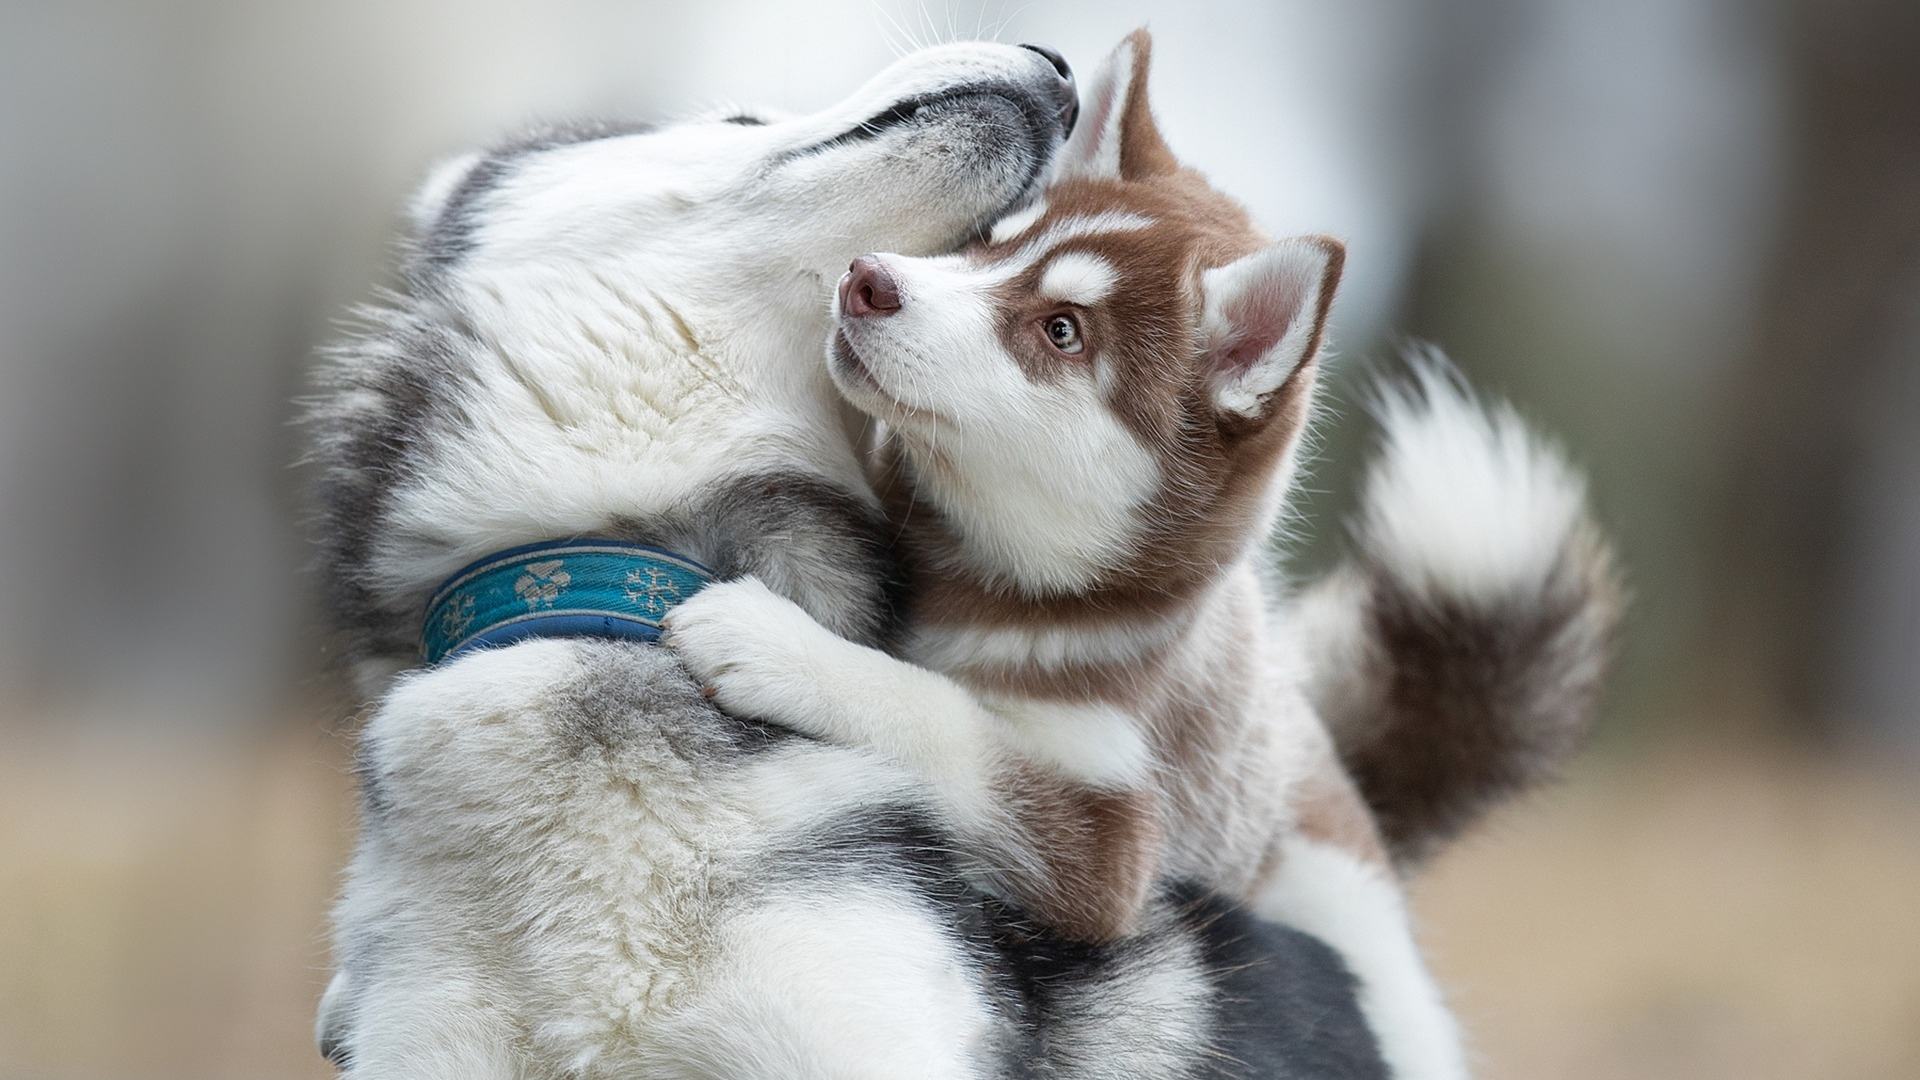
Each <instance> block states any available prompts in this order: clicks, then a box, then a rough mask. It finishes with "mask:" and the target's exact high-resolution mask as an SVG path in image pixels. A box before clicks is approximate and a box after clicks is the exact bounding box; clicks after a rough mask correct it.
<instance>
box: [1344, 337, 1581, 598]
mask: <svg viewBox="0 0 1920 1080" xmlns="http://www.w3.org/2000/svg"><path fill="white" fill-rule="evenodd" d="M1416 370H1417V372H1418V374H1417V376H1416V382H1415V384H1414V385H1413V386H1411V387H1400V388H1389V389H1387V390H1385V391H1383V392H1382V394H1381V396H1380V399H1379V404H1378V413H1379V418H1380V424H1381V428H1382V451H1381V461H1380V464H1379V465H1378V466H1377V467H1376V468H1375V469H1374V470H1373V472H1372V474H1371V476H1370V477H1369V480H1368V483H1367V488H1366V492H1365V496H1364V503H1363V506H1362V509H1361V518H1360V530H1361V533H1362V536H1363V538H1364V542H1365V544H1366V545H1367V547H1368V548H1369V549H1370V550H1371V551H1372V552H1373V553H1374V554H1375V555H1376V557H1377V559H1378V561H1379V563H1380V564H1381V565H1382V566H1383V567H1384V568H1386V569H1387V571H1388V572H1390V573H1393V574H1395V575H1396V576H1398V577H1399V578H1401V579H1402V580H1403V582H1404V583H1405V584H1406V585H1407V586H1409V587H1410V588H1411V589H1412V590H1413V591H1414V592H1415V593H1416V594H1417V595H1425V596H1429V597H1432V598H1434V599H1439V598H1442V597H1445V598H1448V599H1451V600H1456V601H1464V602H1468V603H1475V604H1487V605H1492V604H1498V603H1501V602H1503V601H1509V600H1513V599H1516V598H1521V597H1531V596H1534V595H1537V594H1538V592H1539V591H1540V590H1541V588H1542V587H1543V586H1544V585H1545V584H1546V582H1547V579H1548V577H1549V576H1550V575H1551V574H1552V573H1553V572H1554V570H1555V568H1556V565H1557V563H1558V560H1559V559H1560V557H1561V553H1562V552H1563V551H1565V550H1566V548H1567V542H1568V538H1569V536H1571V535H1572V533H1573V532H1574V531H1575V530H1576V529H1577V528H1579V527H1580V524H1581V522H1582V521H1583V520H1584V518H1585V510H1584V507H1585V500H1586V489H1585V484H1584V483H1583V481H1582V480H1581V477H1580V475H1579V474H1578V473H1577V472H1575V471H1574V470H1573V469H1572V468H1571V467H1570V466H1569V465H1568V464H1567V462H1566V459H1565V458H1564V457H1563V456H1562V455H1561V454H1560V453H1559V452H1558V451H1557V450H1555V449H1554V448H1553V447H1552V446H1550V445H1549V444H1547V443H1545V442H1544V441H1542V440H1541V439H1540V438H1539V437H1538V436H1536V435H1534V434H1533V433H1532V432H1531V431H1529V430H1528V428H1527V426H1526V424H1525V423H1524V422H1523V421H1522V420H1521V419H1520V418H1519V416H1518V415H1517V414H1515V413H1514V411H1513V410H1512V409H1511V408H1510V407H1508V406H1505V405H1496V406H1485V405H1482V404H1481V403H1479V402H1478V401H1476V400H1475V399H1474V398H1473V397H1472V396H1471V394H1469V393H1468V391H1467V390H1466V389H1465V388H1464V387H1463V386H1462V385H1461V384H1460V383H1459V382H1458V381H1457V379H1455V378H1451V377H1449V376H1448V374H1447V373H1446V372H1445V370H1444V369H1443V368H1442V367H1441V366H1440V362H1439V361H1437V360H1429V361H1427V362H1425V363H1423V364H1421V365H1420V366H1419V367H1418V368H1417V369H1416Z"/></svg>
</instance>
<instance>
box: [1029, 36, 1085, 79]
mask: <svg viewBox="0 0 1920 1080" xmlns="http://www.w3.org/2000/svg"><path fill="white" fill-rule="evenodd" d="M1020 47H1021V48H1023V49H1032V50H1033V51H1034V52H1037V53H1039V54H1040V55H1041V56H1044V57H1046V58H1047V63H1049V64H1052V65H1053V70H1055V71H1057V72H1059V73H1060V77H1061V78H1062V79H1065V80H1066V81H1068V82H1072V81H1073V68H1071V67H1069V66H1067V58H1066V57H1064V56H1061V55H1060V54H1059V53H1057V52H1055V51H1054V50H1052V49H1049V48H1047V47H1046V46H1045V45H1022V46H1020Z"/></svg>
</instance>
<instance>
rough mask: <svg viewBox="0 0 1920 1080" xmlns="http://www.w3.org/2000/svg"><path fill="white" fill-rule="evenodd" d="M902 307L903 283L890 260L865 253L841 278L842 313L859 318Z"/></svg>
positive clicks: (888, 313)
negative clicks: (895, 276)
mask: <svg viewBox="0 0 1920 1080" xmlns="http://www.w3.org/2000/svg"><path fill="white" fill-rule="evenodd" d="M899 310H900V283H899V282H898V281H896V280H894V277H893V272H892V271H891V270H888V269H887V264H886V263H884V262H881V261H880V260H879V259H878V258H876V257H874V256H872V255H862V256H860V257H859V258H857V259H855V260H853V265H852V266H849V267H847V276H845V277H843V278H841V279H840V313H841V314H842V315H847V316H850V317H852V318H856V319H865V318H871V317H878V316H881V315H891V314H893V313H894V312H896V311H899Z"/></svg>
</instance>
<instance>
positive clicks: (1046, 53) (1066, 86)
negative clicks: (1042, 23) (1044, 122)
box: [1020, 45, 1080, 137]
mask: <svg viewBox="0 0 1920 1080" xmlns="http://www.w3.org/2000/svg"><path fill="white" fill-rule="evenodd" d="M1020 47H1021V48H1023V49H1027V50H1030V51H1032V52H1036V53H1039V54H1040V55H1041V56H1043V57H1045V58H1046V60H1047V63H1049V64H1052V65H1053V70H1054V71H1055V72H1056V73H1057V74H1058V75H1059V76H1060V91H1061V93H1060V97H1061V102H1060V129H1061V132H1062V137H1065V136H1066V135H1070V134H1072V133H1073V125H1074V123H1075V122H1076V121H1078V120H1079V119H1080V94H1079V93H1078V92H1077V91H1076V90H1075V89H1074V86H1073V67H1072V66H1071V65H1069V64H1068V63H1067V58H1066V57H1064V56H1061V55H1060V54H1059V53H1058V52H1056V51H1054V50H1052V49H1049V48H1047V47H1046V46H1045V45H1022V46H1020Z"/></svg>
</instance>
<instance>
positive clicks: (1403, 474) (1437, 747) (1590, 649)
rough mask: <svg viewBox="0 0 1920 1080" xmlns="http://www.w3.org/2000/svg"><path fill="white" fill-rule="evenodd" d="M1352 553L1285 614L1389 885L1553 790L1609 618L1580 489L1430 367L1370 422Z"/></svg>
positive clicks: (1583, 715)
mask: <svg viewBox="0 0 1920 1080" xmlns="http://www.w3.org/2000/svg"><path fill="white" fill-rule="evenodd" d="M1375 411H1376V413H1377V415H1378V418H1379V421H1380V425H1381V429H1382V433H1381V448H1380V451H1379V456H1378V459H1377V460H1376V461H1375V462H1374V463H1373V466H1372V468H1371V469H1370V470H1369V472H1368V475H1367V477H1366V481H1365V485H1366V486H1365V493H1364V502H1363V505H1362V508H1361V510H1360V514H1359V518H1358V521H1357V522H1356V523H1355V529H1354V539H1355V551H1354V554H1353V555H1352V557H1351V558H1350V559H1349V560H1348V561H1347V562H1346V563H1345V564H1344V565H1342V566H1341V567H1339V568H1338V569H1337V570H1335V571H1334V572H1333V573H1331V574H1329V575H1328V576H1327V578H1326V579H1324V580H1322V581H1320V582H1318V583H1317V584H1315V585H1314V586H1313V587H1312V588H1310V589H1309V590H1307V591H1306V593H1305V594H1303V595H1302V596H1301V597H1300V598H1299V601H1298V610H1297V612H1296V618H1297V620H1298V621H1297V622H1296V623H1295V626H1296V628H1297V631H1298V633H1299V634H1300V640H1301V643H1302V644H1303V646H1304V647H1305V648H1306V650H1307V655H1308V658H1309V685H1310V687H1311V692H1312V694H1313V696H1314V698H1315V701H1316V704H1317V705H1318V706H1319V707H1320V709H1321V712H1322V715H1323V716H1324V717H1325V718H1326V721H1327V723H1328V725H1329V727H1330V728H1331V729H1332V731H1333V736H1334V740H1335V742H1336V743H1337V744H1338V747H1339V751H1340V757H1341V760H1342V761H1343V762H1344V763H1345V764H1346V766H1347V768H1348V769H1349V770H1350V771H1351V773H1352V775H1353V778H1354V781H1355V782H1356V783H1357V784H1358V785H1359V787H1360V790H1361V793H1362V794H1363V795H1364V796H1365V797H1366V800H1367V802H1368V803H1369V805H1371V806H1372V808H1373V810H1374V812H1375V814H1376V815H1377V817H1378V819H1379V823H1380V827H1381V830H1382V833H1383V835H1384V837H1385V839H1386V841H1387V845H1388V847H1389V849H1390V850H1391V851H1392V853H1393V856H1394V858H1395V860H1396V862H1398V863H1399V864H1400V865H1401V866H1403V867H1407V866H1411V865H1412V864H1414V863H1417V862H1418V861H1420V860H1421V859H1422V858H1423V857H1424V856H1425V855H1427V854H1428V853H1430V852H1431V851H1432V850H1433V849H1434V848H1435V847H1436V846H1437V845H1439V844H1440V843H1442V842H1443V841H1445V840H1447V839H1449V838H1451V837H1453V836H1454V835H1456V834H1457V833H1459V832H1460V831H1461V830H1462V829H1464V828H1465V827H1466V826H1467V825H1469V824H1471V823H1472V822H1473V821H1474V820H1475V819H1477V818H1478V817H1479V816H1480V815H1481V814H1482V813H1484V812H1485V811H1486V810H1487V809H1489V808H1490V807H1491V806H1493V805H1494V804H1495V803H1498V802H1500V801H1502V800H1504V799H1506V798H1509V797H1511V796H1512V795H1514V794H1517V793H1518V792H1520V791H1522V790H1524V789H1526V788H1528V787H1530V786H1531V785H1533V784H1536V783H1538V782H1540V781H1541V780H1543V779H1546V778H1548V777H1550V776H1552V775H1554V774H1555V773H1556V772H1557V771H1558V769H1559V768H1560V766H1561V765H1563V764H1564V763H1565V762H1566V760H1567V759H1568V758H1569V757H1570V756H1572V754H1573V753H1574V751H1575V750H1577V749H1578V748H1579V746H1580V745H1581V743H1582V742H1583V741H1584V739H1585V736H1586V734H1587V731H1588V729H1589V728H1590V727H1591V725H1592V721H1593V714H1594V709H1595V704H1596V699H1597V697H1598V692H1599V688H1600V682H1601V677H1602V674H1603V673H1604V671H1605V668H1606V666H1607V657H1608V651H1609V643H1610V638H1611V635H1612V631H1613V627H1614V623H1615V621H1616V618H1617V616H1618V614H1619V610H1620V605H1621V590H1620V587H1619V583H1618V580H1617V578H1616V577H1615V575H1614V571H1613V560H1612V555H1611V553H1610V552H1609V550H1608V547H1607V544H1606V542H1605V541H1604V539H1603V538H1602V537H1601V536H1600V534H1599V531H1598V530H1597V529H1596V528H1595V527H1594V525H1593V524H1592V522H1591V521H1590V520H1589V519H1588V517H1587V513H1586V507H1585V502H1586V489H1585V484H1584V482H1583V481H1582V479H1581V477H1580V476H1579V474H1577V473H1576V472H1574V470H1573V469H1572V468H1571V467H1570V466H1569V465H1568V464H1567V463H1566V461H1565V459H1564V458H1562V457H1561V456H1560V454H1559V453H1558V452H1556V451H1555V450H1554V449H1553V448H1551V447H1550V446H1549V445H1547V444H1545V443H1543V442H1542V441H1541V440H1540V439H1539V438H1538V437H1537V436H1536V435H1534V434H1533V433H1532V432H1530V431H1529V430H1528V429H1527V427H1526V426H1525V425H1524V424H1523V423H1522V422H1521V420H1520V418H1519V417H1518V416H1516V415H1515V414H1514V412H1513V410H1512V409H1510V408H1508V407H1506V406H1494V407H1488V406H1486V405H1484V404H1482V403H1481V402H1479V401H1478V400H1476V399H1475V398H1474V396H1473V395H1472V394H1471V392H1470V391H1468V390H1467V388H1466V387H1465V386H1464V385H1463V383H1462V382H1461V381H1460V379H1459V376H1458V375H1457V374H1455V373H1454V372H1452V370H1451V369H1450V368H1449V367H1447V366H1446V364H1445V361H1444V360H1442V359H1440V358H1438V357H1437V356H1422V357H1417V358H1416V359H1415V362H1414V375H1413V377H1412V378H1411V379H1410V380H1406V381H1404V382H1400V383H1397V384H1394V385H1390V386H1388V387H1387V388H1385V389H1383V390H1382V391H1381V392H1380V394H1379V397H1378V402H1377V406H1376V409H1375Z"/></svg>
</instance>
